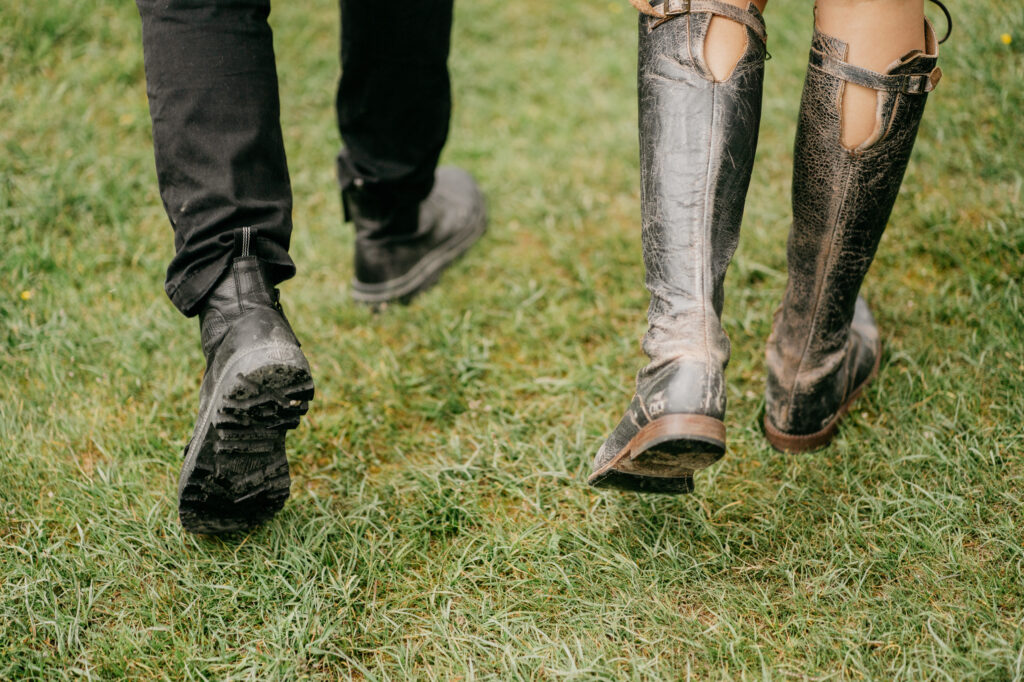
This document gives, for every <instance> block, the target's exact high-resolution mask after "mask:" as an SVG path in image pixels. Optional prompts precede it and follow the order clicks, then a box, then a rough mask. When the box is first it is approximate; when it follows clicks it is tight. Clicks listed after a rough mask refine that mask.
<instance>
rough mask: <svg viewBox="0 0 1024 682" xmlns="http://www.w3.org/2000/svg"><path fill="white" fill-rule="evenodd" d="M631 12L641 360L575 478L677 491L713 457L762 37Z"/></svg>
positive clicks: (681, 14)
mask: <svg viewBox="0 0 1024 682" xmlns="http://www.w3.org/2000/svg"><path fill="white" fill-rule="evenodd" d="M635 4H636V3H635ZM641 11H642V12H643V14H644V16H641V17H640V41H639V74H638V94H639V100H640V101H639V107H640V116H639V123H640V174H641V193H640V199H641V210H642V215H643V229H642V242H643V257H644V265H645V266H646V269H647V275H646V285H647V289H648V290H649V291H650V294H651V303H650V307H649V308H648V311H647V319H648V322H649V328H648V331H647V334H646V335H645V336H644V341H643V347H644V351H645V352H646V353H647V355H648V357H649V358H650V363H649V364H648V365H647V366H646V367H645V368H643V369H642V370H640V372H639V373H638V374H637V378H636V394H635V395H634V396H633V400H632V402H631V403H630V405H629V407H628V408H627V410H626V413H625V414H624V415H623V417H622V419H620V420H619V423H618V425H617V426H616V427H615V429H614V430H613V431H612V433H611V435H609V436H608V438H607V439H606V440H605V442H604V444H603V445H602V446H601V448H600V449H599V450H598V452H597V455H596V456H595V457H594V470H593V472H592V473H591V475H590V478H589V479H588V480H589V482H590V484H591V485H594V486H598V487H612V488H620V489H624V490H635V491H644V492H662V493H685V492H689V491H691V490H692V489H693V478H692V477H693V472H694V471H695V470H697V469H702V468H704V467H707V466H709V465H710V464H712V463H713V462H714V461H716V460H717V459H718V458H719V457H721V456H722V454H723V453H724V452H725V445H726V443H725V424H724V422H723V421H722V419H723V417H724V416H725V375H724V373H725V366H726V364H727V363H728V361H729V339H728V337H727V336H726V335H725V332H724V331H723V329H722V323H721V314H722V304H723V301H724V297H725V296H724V290H723V282H724V280H725V270H726V267H728V265H729V261H730V260H731V259H732V255H733V253H734V252H735V250H736V244H737V242H738V241H739V230H740V221H741V220H742V218H743V202H744V199H745V197H746V193H747V187H748V186H749V184H750V171H751V168H752V166H753V163H754V150H755V148H756V146H757V128H758V125H759V123H760V118H761V83H762V78H763V75H764V59H765V54H766V52H765V41H766V34H765V27H764V20H763V19H762V18H761V14H760V12H759V11H758V10H757V8H756V7H755V6H754V5H753V4H749V5H748V6H747V9H745V10H743V9H740V8H738V7H735V6H733V5H730V4H727V3H724V2H718V1H717V0H692V1H691V0H666V2H664V3H663V4H661V5H657V6H653V7H651V8H646V7H643V8H641ZM651 14H654V15H657V16H651ZM716 15H717V16H721V17H725V18H726V19H729V20H732V21H734V22H737V23H738V24H740V25H742V26H743V27H744V28H745V32H746V46H745V48H744V50H743V53H742V55H741V56H740V58H739V61H738V62H737V63H736V65H735V67H734V68H733V70H732V72H731V73H730V74H729V75H728V76H727V77H726V78H725V79H724V80H721V81H716V80H715V76H714V74H713V73H712V71H711V69H710V68H709V67H708V64H707V62H706V61H705V58H704V47H705V42H706V40H707V35H708V29H709V27H710V26H711V22H712V19H713V18H714V17H715V16H716Z"/></svg>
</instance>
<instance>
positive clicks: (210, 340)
mask: <svg viewBox="0 0 1024 682" xmlns="http://www.w3.org/2000/svg"><path fill="white" fill-rule="evenodd" d="M199 315H200V330H201V332H202V343H203V353H204V354H205V356H206V374H205V376H204V377H203V384H202V387H201V388H200V389H199V417H198V420H197V421H196V426H195V430H194V432H193V434H192V440H191V441H190V442H189V444H188V447H187V448H186V449H185V463H184V466H183V467H182V470H181V478H180V480H179V483H178V516H179V518H180V519H181V525H182V526H184V528H185V530H187V531H189V532H191V533H203V534H221V533H229V532H231V531H238V530H245V529H247V528H251V527H253V526H256V525H258V524H260V523H262V522H264V521H266V520H267V519H269V518H270V517H272V516H273V515H274V514H275V513H277V511H278V510H280V509H281V507H282V506H284V503H285V500H287V499H288V493H289V488H290V485H291V480H290V477H289V474H288V458H287V456H286V454H285V446H284V440H285V432H286V431H287V430H288V429H293V428H295V427H296V426H298V424H299V418H300V417H301V416H302V415H303V414H305V413H306V410H307V409H308V408H309V403H308V401H309V400H310V399H311V398H312V397H313V380H312V377H311V375H310V371H309V364H308V363H307V362H306V358H305V356H304V355H303V354H302V351H301V350H300V349H299V342H298V341H297V340H296V338H295V335H294V334H293V333H292V329H291V327H290V326H289V325H288V320H287V319H285V316H284V312H283V311H282V310H281V305H280V303H279V302H278V293H277V290H276V289H274V288H273V287H272V286H270V284H269V283H268V281H267V278H266V275H265V274H264V272H263V269H262V266H261V264H260V261H259V260H257V259H256V258H255V257H253V256H245V255H243V256H242V257H239V258H236V259H235V260H234V262H233V264H232V266H231V270H230V271H229V272H228V274H227V275H226V276H225V277H224V279H222V280H221V282H220V283H219V284H218V285H217V286H216V288H215V289H214V290H213V292H212V293H211V294H210V295H209V298H208V299H207V301H206V303H205V304H204V307H203V309H202V310H201V311H200V314H199Z"/></svg>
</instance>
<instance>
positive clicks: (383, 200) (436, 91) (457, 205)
mask: <svg viewBox="0 0 1024 682" xmlns="http://www.w3.org/2000/svg"><path fill="white" fill-rule="evenodd" d="M340 7H341V61H342V75H341V80H340V82H339V86H338V97H337V114H338V129H339V131H340V133H341V137H342V141H343V143H344V148H343V149H342V151H341V152H340V153H339V155H338V179H339V182H340V184H341V188H342V203H343V207H344V210H345V216H346V220H351V221H352V222H353V223H354V224H355V228H356V249H355V280H354V282H353V297H354V298H356V300H358V301H361V302H365V303H370V304H382V303H386V302H388V301H392V300H408V299H409V298H410V297H411V296H413V295H415V294H416V293H418V292H420V291H422V290H423V289H425V288H427V287H428V286H430V285H431V284H432V283H433V282H434V281H435V280H436V279H437V277H438V276H439V275H440V272H441V270H443V269H444V267H446V266H447V265H448V264H449V263H450V262H451V261H452V260H453V259H454V258H455V257H457V256H458V255H460V254H461V253H463V252H464V251H465V250H466V249H468V248H469V246H470V245H472V243H473V242H474V241H475V240H476V239H477V238H478V237H479V236H480V234H482V232H483V230H484V227H485V224H486V217H485V209H484V201H483V196H482V195H481V193H480V191H479V189H478V188H477V187H476V183H475V182H473V180H472V178H471V177H470V176H469V175H468V174H466V173H464V172H462V171H460V170H458V169H450V168H449V169H440V170H438V169H437V168H436V166H437V161H438V157H439V156H440V154H441V150H442V148H443V147H444V144H445V141H446V139H447V136H448V125H449V117H450V114H451V87H450V82H449V76H448V65H447V61H448V51H449V47H450V34H451V23H452V0H418V1H417V2H412V3H407V4H406V5H404V6H403V7H402V10H401V11H400V12H398V13H397V14H396V13H392V12H388V11H385V10H382V9H381V6H379V5H377V4H374V3H367V2H364V1H361V0H340Z"/></svg>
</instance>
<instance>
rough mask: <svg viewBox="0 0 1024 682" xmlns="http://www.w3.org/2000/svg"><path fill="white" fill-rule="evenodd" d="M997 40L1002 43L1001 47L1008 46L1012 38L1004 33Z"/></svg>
mask: <svg viewBox="0 0 1024 682" xmlns="http://www.w3.org/2000/svg"><path fill="white" fill-rule="evenodd" d="M999 39H1000V40H1001V41H1003V45H1009V44H1010V43H1012V42H1013V36H1011V35H1010V34H1009V33H1004V34H1003V35H1001V36H999Z"/></svg>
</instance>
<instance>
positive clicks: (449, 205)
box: [342, 166, 487, 306]
mask: <svg viewBox="0 0 1024 682" xmlns="http://www.w3.org/2000/svg"><path fill="white" fill-rule="evenodd" d="M342 201H343V203H344V206H345V216H346V220H351V221H352V222H353V223H354V224H355V228H356V248H355V278H354V279H353V281H352V298H353V299H355V300H356V301H357V302H359V303H366V304H370V305H373V306H381V305H383V304H386V303H389V302H392V301H395V302H399V303H408V302H409V301H410V300H412V298H413V297H414V296H416V294H419V293H420V292H422V291H424V290H426V289H428V288H430V287H431V286H433V285H434V284H435V283H436V282H437V280H438V279H439V278H440V276H441V272H442V271H443V270H444V269H445V268H446V267H448V265H450V264H451V263H452V261H454V260H455V259H456V258H458V257H459V256H461V255H462V254H463V253H465V252H466V251H467V250H468V249H469V247H471V246H472V245H473V243H474V242H476V240H477V239H479V238H480V236H481V235H483V233H484V231H485V230H486V228H487V208H486V202H485V201H484V196H483V194H482V193H481V192H480V188H479V187H478V186H477V184H476V182H475V181H474V180H473V178H472V176H470V175H469V173H467V172H465V171H464V170H462V169H460V168H454V167H451V166H447V167H441V168H438V169H437V172H436V173H435V176H434V187H433V189H432V190H431V192H430V194H429V195H428V196H427V198H426V199H424V200H423V201H422V202H419V203H415V202H414V203H411V204H410V203H404V204H403V203H401V202H397V201H389V202H380V201H378V200H376V199H371V198H370V197H368V196H367V195H366V193H364V192H362V191H361V189H360V188H359V187H358V186H356V185H353V186H351V187H348V188H345V189H344V190H343V192H342Z"/></svg>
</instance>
